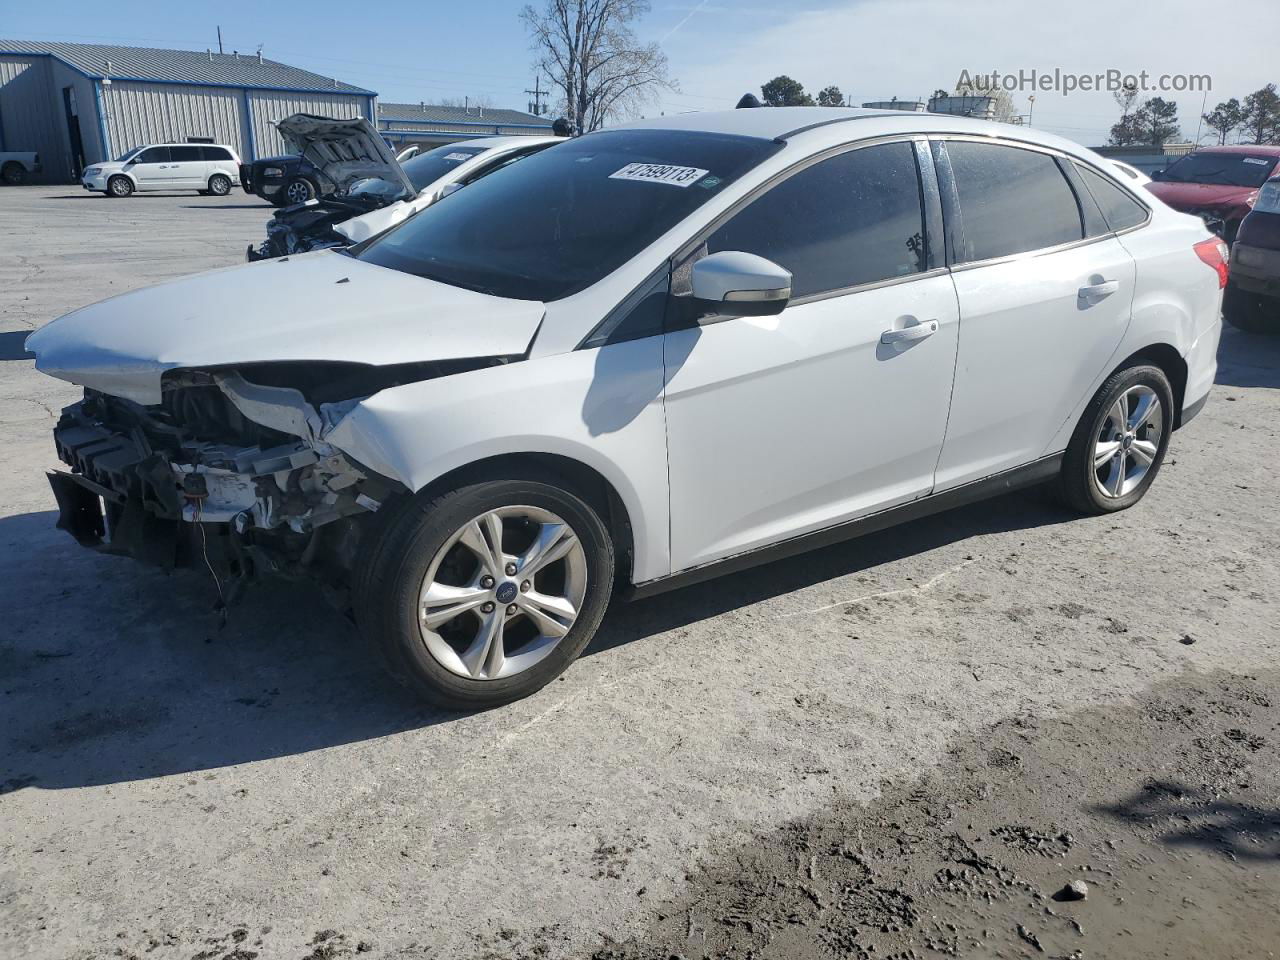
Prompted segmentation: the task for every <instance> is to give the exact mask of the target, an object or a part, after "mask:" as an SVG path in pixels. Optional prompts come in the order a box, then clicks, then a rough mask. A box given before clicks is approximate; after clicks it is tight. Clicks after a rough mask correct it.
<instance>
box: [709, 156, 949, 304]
mask: <svg viewBox="0 0 1280 960" xmlns="http://www.w3.org/2000/svg"><path fill="white" fill-rule="evenodd" d="M724 250H742V251H744V252H746V253H754V254H756V255H758V256H761V257H764V258H766V259H768V260H772V261H773V262H774V263H776V264H778V265H779V266H782V267H785V268H786V269H788V270H790V271H791V274H792V278H793V279H792V283H791V294H792V296H793V297H795V298H797V299H798V298H800V297H807V296H812V295H814V294H819V293H827V292H830V291H832V290H841V289H844V288H846V287H854V286H858V285H860V284H864V283H875V282H877V281H879V280H891V279H894V278H895V277H904V276H910V275H911V274H913V273H919V272H921V271H922V270H924V269H925V256H924V225H923V210H922V207H921V203H920V178H919V173H918V172H917V169H916V160H915V151H914V149H913V148H912V146H911V144H910V143H906V142H903V143H886V144H882V145H879V146H874V147H863V148H861V149H857V150H850V151H848V152H846V153H841V154H838V155H836V156H834V157H829V158H828V159H826V160H823V161H820V162H819V163H815V164H814V165H813V166H811V167H806V168H805V169H804V170H801V171H800V172H799V173H797V174H795V175H793V176H791V177H788V178H787V179H786V180H784V181H782V182H781V183H779V184H778V185H777V186H775V187H772V188H771V189H770V190H769V191H768V192H767V193H765V194H763V195H762V196H760V197H758V198H757V199H755V200H753V201H752V202H751V203H750V204H749V205H748V206H747V207H745V208H744V209H743V210H741V211H740V212H739V213H736V214H734V216H733V218H732V219H731V220H729V221H728V222H727V223H726V224H724V225H723V226H721V227H720V228H718V229H717V230H716V231H715V233H713V234H712V235H711V236H710V237H708V238H707V253H719V252H721V251H724Z"/></svg>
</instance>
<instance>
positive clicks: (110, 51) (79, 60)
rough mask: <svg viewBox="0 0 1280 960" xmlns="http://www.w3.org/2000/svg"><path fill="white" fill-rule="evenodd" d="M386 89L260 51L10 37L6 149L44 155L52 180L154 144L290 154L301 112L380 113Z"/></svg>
mask: <svg viewBox="0 0 1280 960" xmlns="http://www.w3.org/2000/svg"><path fill="white" fill-rule="evenodd" d="M376 110H377V94H376V93H375V92H374V91H372V90H366V89H364V88H363V87H357V86H353V85H352V84H349V83H342V82H341V81H339V80H337V79H335V78H333V77H323V76H321V75H320V74H317V73H311V72H310V71H307V70H301V69H299V68H297V67H291V66H289V65H288V64H284V63H278V62H276V61H274V60H266V59H263V57H262V56H261V55H260V54H254V55H246V54H240V53H228V54H222V53H213V52H212V51H209V50H205V51H193V50H159V49H152V48H150V47H115V46H104V45H101V44H82V43H35V42H29V41H24V40H0V150H24V151H25V150H34V151H37V152H38V153H39V154H40V159H41V162H42V164H43V167H44V173H43V175H42V176H43V179H44V180H46V181H51V182H70V181H74V180H75V178H76V177H77V176H78V175H79V173H80V171H81V170H82V169H84V168H85V167H86V166H88V165H89V164H92V163H96V162H98V161H101V160H110V159H114V158H115V157H117V156H119V155H120V154H122V153H124V152H125V151H126V150H128V149H130V148H132V147H136V146H140V145H142V144H146V143H166V142H168V143H186V142H197V143H201V142H205V143H225V144H227V145H229V146H232V147H234V148H235V149H236V151H237V152H238V153H239V154H240V156H241V158H242V159H244V160H246V161H247V160H252V159H254V158H256V157H260V156H271V155H274V154H279V153H284V152H285V147H284V143H283V141H281V139H280V137H279V135H278V134H277V133H276V130H275V127H274V126H273V122H274V121H277V120H282V119H284V118H285V117H287V116H289V115H290V114H292V113H298V112H305V113H315V114H320V115H321V116H331V117H353V116H362V117H367V118H369V119H370V120H373V119H374V117H375V116H376Z"/></svg>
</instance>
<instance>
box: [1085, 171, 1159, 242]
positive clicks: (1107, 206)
mask: <svg viewBox="0 0 1280 960" xmlns="http://www.w3.org/2000/svg"><path fill="white" fill-rule="evenodd" d="M1076 170H1077V171H1078V172H1079V173H1080V178H1081V179H1082V180H1083V181H1084V183H1085V186H1086V187H1088V189H1089V192H1090V193H1091V194H1093V199H1095V200H1096V201H1098V206H1099V207H1101V208H1102V215H1103V216H1104V217H1106V219H1107V226H1109V227H1110V228H1111V229H1112V230H1127V229H1129V228H1130V227H1136V226H1138V225H1139V224H1141V223H1146V220H1147V216H1148V214H1149V211H1148V210H1147V208H1146V207H1144V206H1143V205H1142V204H1141V203H1139V202H1138V201H1137V200H1135V199H1134V198H1133V197H1132V196H1130V195H1129V192H1128V191H1127V190H1124V189H1122V188H1121V187H1119V186H1117V185H1116V184H1114V183H1112V182H1111V181H1110V180H1108V179H1107V178H1106V177H1104V176H1102V174H1100V173H1096V172H1094V171H1093V170H1091V169H1089V168H1088V167H1086V166H1084V165H1083V164H1080V163H1077V164H1076Z"/></svg>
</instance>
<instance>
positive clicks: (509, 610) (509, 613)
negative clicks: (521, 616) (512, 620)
mask: <svg viewBox="0 0 1280 960" xmlns="http://www.w3.org/2000/svg"><path fill="white" fill-rule="evenodd" d="M519 610H520V608H519V607H517V606H516V605H515V604H514V603H513V604H511V606H509V607H507V616H508V617H514V616H515V615H516V613H517V612H518V611H519Z"/></svg>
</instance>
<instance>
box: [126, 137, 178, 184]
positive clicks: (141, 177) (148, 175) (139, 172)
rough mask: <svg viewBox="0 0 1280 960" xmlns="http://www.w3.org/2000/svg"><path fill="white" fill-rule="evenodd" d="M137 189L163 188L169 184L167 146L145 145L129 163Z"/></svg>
mask: <svg viewBox="0 0 1280 960" xmlns="http://www.w3.org/2000/svg"><path fill="white" fill-rule="evenodd" d="M129 172H130V173H132V174H133V176H134V179H135V180H137V181H138V189H139V190H164V189H166V188H167V187H168V184H169V148H168V147H147V149H145V150H143V151H142V152H141V153H140V154H138V156H137V157H135V158H134V160H133V163H131V164H130V165H129Z"/></svg>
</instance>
